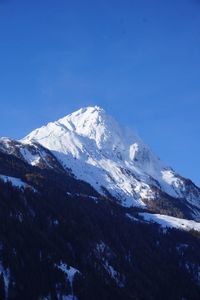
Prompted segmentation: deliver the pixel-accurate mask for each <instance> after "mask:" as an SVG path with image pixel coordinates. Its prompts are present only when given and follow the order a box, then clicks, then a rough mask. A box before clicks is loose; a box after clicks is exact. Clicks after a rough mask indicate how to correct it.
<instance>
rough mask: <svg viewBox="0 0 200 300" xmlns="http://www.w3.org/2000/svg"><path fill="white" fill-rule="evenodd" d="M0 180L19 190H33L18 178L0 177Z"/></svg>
mask: <svg viewBox="0 0 200 300" xmlns="http://www.w3.org/2000/svg"><path fill="white" fill-rule="evenodd" d="M0 179H1V180H3V181H4V182H10V183H11V184H12V186H15V187H17V188H19V189H21V188H24V189H25V188H31V189H32V190H35V189H34V188H33V187H32V186H30V185H29V184H27V183H25V182H24V181H22V180H21V179H20V178H16V177H10V176H5V175H0Z"/></svg>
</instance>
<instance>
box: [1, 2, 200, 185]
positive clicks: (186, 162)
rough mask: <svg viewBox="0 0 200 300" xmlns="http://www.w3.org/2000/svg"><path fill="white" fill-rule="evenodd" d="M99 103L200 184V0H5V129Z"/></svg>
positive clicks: (18, 130)
mask: <svg viewBox="0 0 200 300" xmlns="http://www.w3.org/2000/svg"><path fill="white" fill-rule="evenodd" d="M94 104H97V105H100V106H102V107H104V108H105V109H106V110H107V111H108V113H110V114H112V115H113V116H114V117H115V118H116V119H118V120H119V121H120V122H122V123H123V124H126V125H128V126H132V127H134V128H135V129H136V130H137V131H138V133H139V134H140V135H141V136H142V138H143V139H144V140H145V142H146V143H147V144H149V145H150V146H151V147H152V149H153V150H154V152H156V153H157V154H158V155H159V156H160V157H161V158H162V160H164V161H165V162H167V163H168V164H169V165H172V166H173V167H174V168H175V169H176V170H177V171H178V172H180V173H181V174H182V175H184V176H186V177H190V178H191V179H193V180H194V181H195V183H197V184H199V185H200V173H199V167H200V1H198V0H165V1H164V0H151V1H149V0H101V1H98V0H96V1H95V0H91V1H87V0H84V1H83V0H54V1H53V0H39V1H38V0H34V1H33V0H32V1H31V0H30V1H27V0H17V1H14V0H0V113H1V114H0V116H1V118H0V136H10V137H14V138H20V137H23V136H24V135H26V134H27V133H28V132H30V131H31V130H32V129H34V128H36V127H39V126H41V125H43V124H44V123H46V122H48V121H51V120H56V119H57V118H59V117H61V116H64V115H66V114H68V113H70V112H72V111H74V110H76V109H78V108H80V107H82V106H88V105H94Z"/></svg>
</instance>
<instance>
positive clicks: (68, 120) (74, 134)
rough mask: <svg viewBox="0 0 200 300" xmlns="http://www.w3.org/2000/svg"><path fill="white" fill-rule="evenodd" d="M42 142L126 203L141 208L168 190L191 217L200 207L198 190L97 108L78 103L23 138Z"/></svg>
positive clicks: (103, 190)
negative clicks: (82, 105)
mask: <svg viewBox="0 0 200 300" xmlns="http://www.w3.org/2000/svg"><path fill="white" fill-rule="evenodd" d="M21 142H22V143H23V144H24V145H27V144H30V143H33V142H34V143H35V142H37V143H39V144H41V145H42V146H44V147H46V148H47V149H49V150H50V151H52V153H53V154H54V156H55V157H57V159H58V160H59V162H61V163H62V165H63V166H64V167H65V168H70V169H71V170H72V172H73V173H74V175H75V176H76V177H77V178H79V179H82V180H85V181H87V182H89V183H90V184H91V185H92V186H93V187H94V188H95V189H96V190H97V191H98V192H100V193H102V194H106V193H108V194H111V195H112V196H114V197H116V198H117V199H118V200H119V202H120V203H121V204H122V205H124V206H127V207H130V206H138V207H145V205H146V203H147V202H148V201H153V200H155V199H159V198H160V197H161V196H163V195H168V196H169V197H173V198H175V199H180V200H181V201H182V200H183V199H184V201H185V204H186V205H187V206H188V207H189V208H190V209H191V210H192V214H193V217H195V216H196V217H197V216H198V215H199V211H200V190H199V189H198V188H197V187H196V186H195V185H194V184H193V183H192V182H191V181H189V180H187V179H184V178H182V177H181V176H179V175H177V174H176V173H175V172H174V171H173V169H171V168H169V167H167V166H165V165H164V164H162V162H161V161H160V159H159V158H158V157H157V156H155V155H154V154H153V153H152V151H151V150H150V149H149V147H148V146H146V145H145V144H144V143H143V141H142V140H141V139H140V138H139V137H138V136H137V135H136V134H135V133H134V132H132V131H131V130H129V129H127V128H124V127H122V126H120V125H119V124H118V123H117V122H116V121H115V120H114V119H113V118H112V117H110V116H109V115H107V114H106V112H105V111H104V110H103V109H102V108H100V107H97V106H95V107H87V108H82V109H80V110H78V111H76V112H74V113H72V114H70V115H68V116H66V117H64V118H62V119H60V120H58V121H56V122H53V123H49V124H47V125H46V126H43V127H41V128H39V129H36V130H34V131H33V132H31V133H30V134H29V135H28V136H27V137H25V138H24V139H23V140H22V141H21Z"/></svg>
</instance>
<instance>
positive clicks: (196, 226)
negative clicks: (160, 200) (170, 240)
mask: <svg viewBox="0 0 200 300" xmlns="http://www.w3.org/2000/svg"><path fill="white" fill-rule="evenodd" d="M139 215H140V216H141V217H143V218H144V220H145V221H148V222H153V223H158V224H159V225H161V226H162V227H163V228H176V229H181V230H186V231H189V230H196V231H200V223H198V222H195V221H193V220H185V219H180V218H175V217H170V216H166V215H160V214H150V213H140V214H139Z"/></svg>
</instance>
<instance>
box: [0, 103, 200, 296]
mask: <svg viewBox="0 0 200 300" xmlns="http://www.w3.org/2000/svg"><path fill="white" fill-rule="evenodd" d="M154 213H156V214H154ZM199 214H200V190H199V188H198V187H196V186H195V185H194V184H193V183H192V182H191V181H190V180H188V179H185V178H183V177H181V176H180V175H178V174H176V172H175V171H173V169H172V168H169V167H167V166H165V165H164V164H163V163H162V162H161V161H160V160H159V158H158V157H157V156H155V155H154V154H153V153H152V151H151V150H150V149H149V147H148V146H146V145H145V144H144V143H143V142H142V140H141V139H140V138H139V137H138V136H137V135H136V134H135V133H133V132H131V131H130V130H129V129H126V128H123V127H121V126H120V125H119V124H118V123H117V122H116V121H115V120H113V119H112V117H110V116H108V115H107V114H106V113H105V111H104V110H103V109H101V108H99V107H89V108H85V109H81V110H79V111H77V112H75V113H73V114H71V115H69V116H67V117H65V118H63V119H60V120H58V121H57V122H54V123H49V124H48V125H46V126H44V127H42V128H40V129H37V130H35V131H33V132H32V133H30V134H29V135H28V136H27V137H25V138H24V139H22V140H21V141H15V140H11V139H9V138H1V139H0V219H1V224H2V225H1V227H0V299H1V300H5V299H6V300H7V299H8V300H15V299H16V300H18V299H20V300H21V299H30V300H31V299H33V300H54V299H55V300H72V299H73V300H88V299H91V300H100V299H101V300H102V299H105V300H107V299H108V300H113V299H114V300H123V299H127V300H131V299H148V300H149V299H199V295H200V277H199V274H200V223H198V222H197V221H198V219H199ZM183 218H185V219H183ZM191 219H192V220H191Z"/></svg>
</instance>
